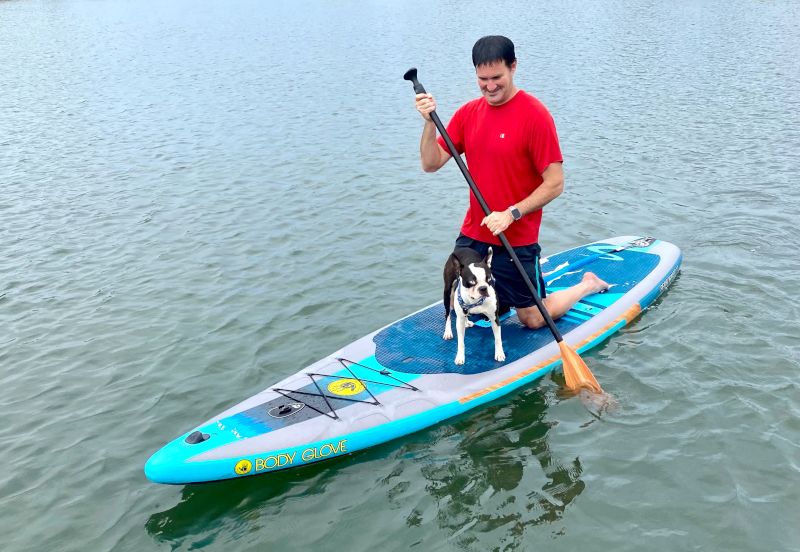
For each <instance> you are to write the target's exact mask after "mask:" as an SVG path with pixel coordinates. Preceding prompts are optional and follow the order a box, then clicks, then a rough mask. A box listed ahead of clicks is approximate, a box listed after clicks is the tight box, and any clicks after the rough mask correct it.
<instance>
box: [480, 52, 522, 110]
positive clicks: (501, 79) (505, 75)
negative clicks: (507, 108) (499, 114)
mask: <svg viewBox="0 0 800 552" xmlns="http://www.w3.org/2000/svg"><path fill="white" fill-rule="evenodd" d="M516 70H517V62H516V61H515V62H514V63H512V64H511V67H509V66H507V65H506V64H505V62H504V61H495V62H492V63H487V64H484V65H479V66H478V67H476V68H475V75H476V76H477V77H478V87H479V88H480V89H481V94H483V97H484V98H486V101H487V102H489V103H490V104H491V105H502V104H504V103H506V102H507V101H508V100H510V99H511V97H512V96H513V95H514V91H515V88H514V71H516Z"/></svg>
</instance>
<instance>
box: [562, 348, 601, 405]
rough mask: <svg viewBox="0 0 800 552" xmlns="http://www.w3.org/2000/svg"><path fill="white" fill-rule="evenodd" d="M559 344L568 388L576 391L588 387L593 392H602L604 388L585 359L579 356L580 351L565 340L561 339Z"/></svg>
mask: <svg viewBox="0 0 800 552" xmlns="http://www.w3.org/2000/svg"><path fill="white" fill-rule="evenodd" d="M558 346H559V348H560V349H561V361H562V363H563V370H564V380H565V383H566V386H567V389H569V390H571V391H575V392H576V393H577V392H578V391H580V390H581V389H588V390H589V391H592V392H593V393H602V392H603V389H602V388H601V387H600V384H599V383H597V380H596V379H595V377H594V374H592V371H591V370H589V367H588V366H586V363H585V362H584V361H583V359H582V358H581V357H580V356H578V353H576V352H575V351H573V350H572V349H571V348H570V346H569V345H567V344H566V342H564V341H559V342H558Z"/></svg>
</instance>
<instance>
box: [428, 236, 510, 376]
mask: <svg viewBox="0 0 800 552" xmlns="http://www.w3.org/2000/svg"><path fill="white" fill-rule="evenodd" d="M452 310H455V312H456V334H457V335H458V351H457V352H456V359H455V363H456V364H464V360H465V357H464V332H465V331H466V328H469V327H471V326H472V325H473V323H472V322H470V320H469V315H470V314H482V315H484V316H486V318H488V319H489V322H491V324H492V333H494V359H495V360H497V361H503V360H505V359H506V354H505V353H504V352H503V342H502V340H501V339H500V323H499V320H498V302H497V294H496V293H495V290H494V278H493V277H492V248H491V247H490V248H489V252H488V253H487V254H486V258H485V259H482V258H481V256H480V254H478V253H477V252H476V251H474V250H472V249H469V248H468V247H458V248H456V249H455V251H453V253H451V254H450V257H449V258H448V259H447V264H445V266H444V312H445V320H444V335H443V336H442V337H443V338H444V339H453V332H452V330H451V329H450V312H451V311H452Z"/></svg>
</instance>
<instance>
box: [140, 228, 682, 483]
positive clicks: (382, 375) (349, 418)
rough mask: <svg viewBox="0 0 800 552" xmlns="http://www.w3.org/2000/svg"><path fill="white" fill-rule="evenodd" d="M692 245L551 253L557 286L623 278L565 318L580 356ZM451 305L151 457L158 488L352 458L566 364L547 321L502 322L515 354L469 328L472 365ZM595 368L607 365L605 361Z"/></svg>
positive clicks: (622, 321) (659, 286)
mask: <svg viewBox="0 0 800 552" xmlns="http://www.w3.org/2000/svg"><path fill="white" fill-rule="evenodd" d="M680 264H681V252H680V250H679V249H678V248H677V247H676V246H674V245H672V244H670V243H667V242H664V241H660V240H655V239H652V238H649V239H645V238H637V237H635V236H621V237H616V238H611V239H607V240H602V241H600V242H595V243H591V244H588V245H584V246H581V247H576V248H574V249H570V250H567V251H564V252H561V253H558V254H556V255H552V256H549V257H546V258H542V260H541V268H542V273H543V274H544V277H545V282H546V283H547V290H548V292H549V293H552V292H554V291H556V290H558V289H563V288H566V287H569V286H572V285H573V284H576V283H578V282H580V280H581V277H582V276H583V274H584V272H586V271H591V272H594V273H595V274H597V275H598V276H599V277H600V278H601V279H603V280H605V281H606V282H607V283H609V284H610V285H611V287H610V289H609V290H608V291H607V292H604V293H600V294H594V295H590V296H588V297H585V298H584V299H582V300H581V301H580V302H579V303H577V304H576V305H575V306H574V307H573V308H572V309H571V310H570V311H569V312H568V313H567V314H566V315H564V316H563V317H562V318H560V319H559V320H557V321H556V325H557V327H558V329H559V331H560V332H561V334H562V335H563V337H564V340H565V341H566V342H567V343H568V344H569V345H570V346H571V347H572V348H573V349H575V350H576V351H578V352H579V353H580V352H582V351H586V350H587V349H590V348H592V347H594V346H596V345H598V344H599V343H601V342H602V341H604V340H605V339H607V338H608V337H609V336H611V335H612V334H614V333H615V332H617V331H618V330H619V329H620V328H622V327H623V326H625V325H626V324H628V323H630V322H631V321H632V320H633V319H635V318H636V317H637V316H639V314H640V313H641V312H642V310H643V309H645V308H647V307H648V306H649V305H650V304H651V303H653V301H655V300H656V298H657V297H658V296H659V295H660V294H661V293H662V292H664V290H665V289H667V287H668V286H669V285H670V283H671V282H672V280H673V279H674V278H675V276H676V275H677V274H678V271H679V269H680ZM443 330H444V313H443V308H442V304H441V302H439V303H436V304H434V305H431V306H429V307H427V308H424V309H422V310H420V311H418V312H415V313H413V314H411V315H409V316H407V317H405V318H402V319H401V320H398V321H397V322H394V323H392V324H389V325H388V326H386V327H384V328H381V329H379V330H377V331H375V332H373V333H371V334H369V335H367V336H365V337H363V338H361V339H359V340H357V341H355V342H353V343H351V344H350V345H347V346H345V347H344V348H342V349H340V350H338V351H336V352H335V353H333V354H331V355H329V356H327V357H325V358H323V359H321V360H319V361H318V362H315V363H314V364H312V365H310V366H308V367H306V368H304V369H302V370H300V371H299V372H297V373H296V374H294V375H292V376H289V377H288V378H286V379H284V380H282V381H279V382H277V383H275V384H274V385H271V386H269V387H268V388H267V389H265V390H264V391H262V392H260V393H258V394H257V395H254V396H252V397H250V398H249V399H247V400H245V401H243V402H241V403H239V404H237V405H236V406H233V407H232V408H229V409H228V410H225V411H224V412H222V413H220V414H219V415H217V416H215V417H214V418H212V419H210V420H208V421H206V422H204V423H202V424H200V425H198V426H197V427H194V428H192V429H191V430H190V431H187V432H186V433H184V434H183V435H181V436H180V437H178V438H177V439H175V440H174V441H172V442H170V443H168V444H167V445H165V446H164V447H163V448H162V449H161V450H159V451H158V452H156V453H155V454H153V456H152V457H151V458H150V459H149V460H148V461H147V463H146V465H145V468H144V471H145V474H146V475H147V477H148V478H150V479H151V480H152V481H155V482H158V483H173V484H184V483H194V482H203V481H214V480H219V479H230V478H236V477H246V476H250V475H257V474H264V473H269V472H272V471H276V470H283V469H288V468H295V467H298V466H303V465H306V464H310V463H312V462H318V461H320V460H326V459H329V458H333V457H336V456H342V455H346V454H349V453H352V452H355V451H357V450H362V449H365V448H367V447H371V446H374V445H377V444H379V443H384V442H386V441H389V440H391V439H394V438H396V437H400V436H402V435H406V434H409V433H412V432H414V431H419V430H420V429H423V428H426V427H429V426H431V425H433V424H436V423H438V422H441V421H442V420H446V419H448V418H452V417H453V416H457V415H459V414H462V413H464V412H466V411H468V410H471V409H473V408H475V407H477V406H480V405H482V404H484V403H487V402H489V401H492V400H494V399H497V398H498V397H501V396H503V395H505V394H507V393H510V392H511V391H513V390H515V389H517V388H519V387H521V386H523V385H526V384H529V383H531V382H533V381H535V380H537V379H539V378H541V377H542V376H544V375H545V374H547V373H548V372H550V371H551V370H553V369H555V368H557V367H558V366H559V365H560V364H561V357H560V353H559V348H558V345H557V344H556V343H555V341H554V340H553V337H552V335H551V333H550V331H549V330H548V329H547V328H542V329H539V330H529V329H527V328H525V327H523V326H522V325H521V324H520V323H519V321H518V320H517V318H516V316H511V317H508V318H506V319H505V320H504V321H503V322H502V337H503V347H504V349H505V353H506V360H505V361H503V362H497V361H495V360H494V342H493V337H492V331H491V329H490V328H489V327H488V326H487V327H482V326H481V325H480V324H478V325H476V326H475V327H473V328H470V329H469V330H467V332H466V338H465V344H466V351H467V360H466V363H465V364H463V365H461V366H457V365H456V364H455V363H454V358H455V354H456V342H455V340H449V341H445V340H443V339H442V333H443ZM594 371H595V373H598V372H599V374H600V379H601V380H602V369H598V367H595V369H594Z"/></svg>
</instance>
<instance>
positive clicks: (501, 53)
mask: <svg viewBox="0 0 800 552" xmlns="http://www.w3.org/2000/svg"><path fill="white" fill-rule="evenodd" d="M496 61H503V62H504V63H505V64H506V66H507V67H511V64H512V63H514V62H515V61H517V56H516V55H515V54H514V43H513V42H511V40H509V39H508V38H506V37H504V36H499V35H490V36H484V37H483V38H479V39H478V42H476V43H475V46H473V47H472V65H474V66H475V67H478V66H479V65H487V64H489V63H494V62H496Z"/></svg>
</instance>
